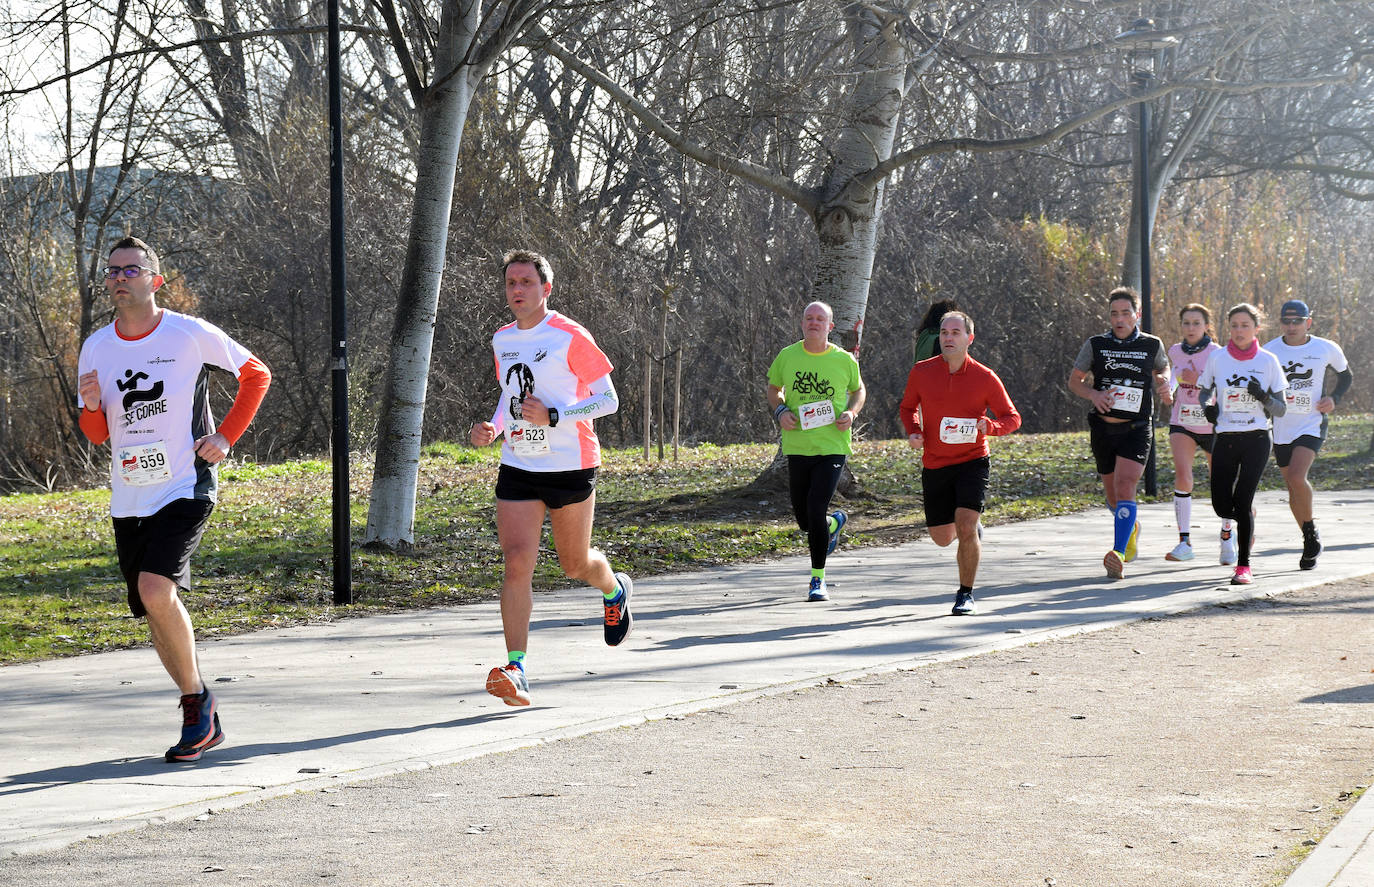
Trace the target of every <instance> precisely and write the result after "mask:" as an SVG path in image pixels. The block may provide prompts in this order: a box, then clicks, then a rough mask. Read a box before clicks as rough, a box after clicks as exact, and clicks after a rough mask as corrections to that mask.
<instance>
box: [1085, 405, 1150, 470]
mask: <svg viewBox="0 0 1374 887" xmlns="http://www.w3.org/2000/svg"><path fill="white" fill-rule="evenodd" d="M1088 442H1089V443H1090V444H1091V446H1092V451H1093V460H1094V461H1095V462H1096V463H1097V473H1098V474H1115V473H1116V460H1117V457H1118V456H1119V457H1121V458H1122V459H1130V460H1131V461H1132V462H1139V463H1140V464H1141V465H1144V464H1145V460H1147V459H1149V458H1150V420H1149V419H1137V420H1135V421H1134V422H1107V421H1105V420H1104V419H1102V418H1101V417H1099V416H1096V415H1093V416H1089V417H1088Z"/></svg>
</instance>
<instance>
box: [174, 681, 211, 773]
mask: <svg viewBox="0 0 1374 887" xmlns="http://www.w3.org/2000/svg"><path fill="white" fill-rule="evenodd" d="M178 705H180V706H181V739H180V740H179V741H178V742H177V744H176V745H174V746H172V747H171V748H169V749H167V763H169V764H176V763H181V762H189V761H199V760H200V758H201V755H203V754H205V753H206V752H207V751H209V750H210V749H212V748H214V747H215V746H217V745H219V744H220V743H221V742H223V741H224V731H223V730H221V729H220V726H219V714H218V713H217V712H216V711H215V696H214V694H213V693H211V692H210V688H209V687H206V688H205V689H204V690H202V691H201V692H199V693H187V694H186V695H184V696H182V697H181V702H179V703H178Z"/></svg>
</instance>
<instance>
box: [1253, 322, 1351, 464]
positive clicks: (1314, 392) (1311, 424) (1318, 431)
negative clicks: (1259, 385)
mask: <svg viewBox="0 0 1374 887" xmlns="http://www.w3.org/2000/svg"><path fill="white" fill-rule="evenodd" d="M1264 350H1265V351H1269V352H1271V353H1273V355H1274V356H1275V357H1277V358H1278V359H1279V365H1280V366H1281V367H1283V373H1284V375H1285V376H1287V377H1288V393H1287V394H1286V395H1285V398H1284V399H1285V400H1287V401H1288V412H1286V413H1284V414H1283V415H1282V416H1275V417H1274V443H1276V444H1290V443H1292V442H1293V441H1295V440H1297V439H1298V438H1300V437H1302V436H1304V435H1311V436H1312V437H1326V416H1325V415H1324V414H1322V413H1319V412H1317V401H1319V400H1321V399H1322V383H1323V382H1324V381H1325V379H1326V368H1327V367H1331V369H1333V370H1335V371H1336V372H1338V373H1341V372H1345V370H1347V369H1348V368H1349V364H1347V363H1346V360H1345V352H1344V351H1342V350H1341V346H1339V345H1337V344H1336V343H1335V342H1333V341H1331V340H1330V339H1323V338H1321V337H1319V336H1309V337H1308V339H1307V341H1306V342H1304V343H1303V344H1301V345H1286V344H1284V341H1283V337H1282V336H1280V337H1279V338H1277V339H1275V340H1274V341H1272V342H1269V343H1267V344H1266V345H1265V346H1264Z"/></svg>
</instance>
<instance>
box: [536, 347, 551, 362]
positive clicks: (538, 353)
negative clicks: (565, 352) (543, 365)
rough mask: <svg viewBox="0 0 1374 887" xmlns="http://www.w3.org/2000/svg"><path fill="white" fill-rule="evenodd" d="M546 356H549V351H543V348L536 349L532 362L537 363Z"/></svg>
mask: <svg viewBox="0 0 1374 887" xmlns="http://www.w3.org/2000/svg"><path fill="white" fill-rule="evenodd" d="M548 356H549V352H547V351H544V350H542V349H541V350H539V351H536V352H534V362H535V363H539V361H541V360H543V359H544V358H546V357H548Z"/></svg>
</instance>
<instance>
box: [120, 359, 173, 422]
mask: <svg viewBox="0 0 1374 887" xmlns="http://www.w3.org/2000/svg"><path fill="white" fill-rule="evenodd" d="M147 381H149V378H148V374H147V373H143V372H138V373H135V372H134V371H133V370H125V371H124V378H123V379H121V380H119V381H117V382H115V385H116V387H118V388H119V390H120V391H123V392H124V416H123V420H124V425H125V426H129V425H132V424H134V423H135V422H138V421H141V420H143V419H147V418H148V417H149V416H156V415H158V414H160V413H165V412H167V401H166V400H165V399H164V398H163V397H162V387H163V386H162V380H161V379H158V380H157V381H156V382H153V384H151V385H149V386H148V387H147V388H140V387H139V383H141V382H147Z"/></svg>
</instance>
